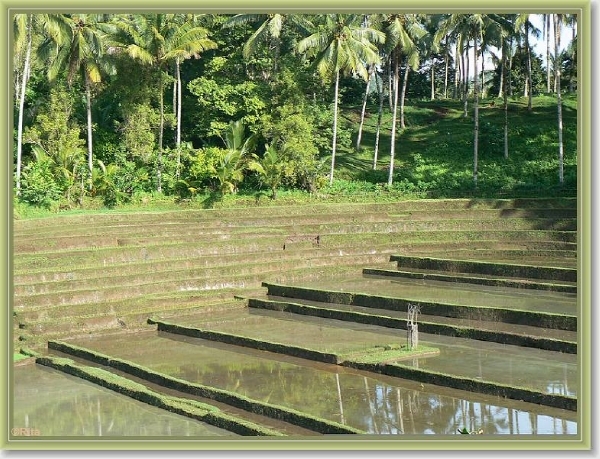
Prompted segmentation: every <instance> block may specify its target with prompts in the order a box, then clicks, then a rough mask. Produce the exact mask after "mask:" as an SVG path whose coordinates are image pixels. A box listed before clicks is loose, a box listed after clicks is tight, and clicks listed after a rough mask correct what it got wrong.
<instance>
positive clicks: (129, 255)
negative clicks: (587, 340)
mask: <svg viewBox="0 0 600 459" xmlns="http://www.w3.org/2000/svg"><path fill="white" fill-rule="evenodd" d="M576 207H577V206H576V201H575V200H574V199H530V200H447V201H414V202H410V201H405V202H398V203H385V204H382V203H373V204H339V205H305V206H296V207H293V206H292V207H270V208H260V207H257V208H252V209H247V208H245V209H231V210H223V209H221V210H182V211H179V212H173V211H170V212H148V213H134V214H127V213H117V212H115V213H105V214H94V215H72V216H57V217H54V218H48V219H38V220H25V221H15V223H14V259H13V293H14V304H13V316H14V317H13V319H14V320H13V322H14V324H13V342H14V346H15V348H17V349H18V348H20V347H22V348H26V349H29V350H31V351H33V353H38V355H39V357H38V363H39V364H42V365H46V366H53V367H54V368H58V369H60V370H62V371H63V372H64V371H66V372H70V373H71V374H75V375H77V376H80V377H81V378H84V379H88V380H91V381H93V382H96V384H101V385H105V386H106V387H111V388H113V390H114V391H117V392H119V390H120V389H119V387H125V386H127V385H128V384H129V385H133V386H131V387H135V390H134V389H132V391H133V393H135V394H138V395H137V397H138V400H141V399H143V400H149V399H152V400H160V402H156V403H159V404H161V403H162V404H163V405H164V407H167V406H171V407H173V406H182V405H181V403H182V402H181V401H180V400H194V402H193V403H192V402H190V403H192V405H193V406H192V405H190V406H192V408H190V407H189V406H187V405H185V403H184V405H185V408H180V412H181V413H182V416H184V417H186V418H185V419H189V418H190V417H192V418H193V417H194V416H195V418H194V421H193V422H198V423H204V424H202V426H204V427H202V428H201V429H200V430H199V431H202V432H208V433H207V435H215V436H219V435H221V433H222V432H227V431H229V432H232V435H240V434H241V435H296V436H297V435H299V436H314V435H322V434H325V435H328V434H336V433H352V434H365V433H367V434H394V435H401V434H407V433H412V434H432V433H436V434H443V435H449V434H455V433H456V432H457V430H458V429H461V428H465V427H466V428H469V429H472V430H483V433H484V434H489V435H491V434H534V435H535V434H552V435H554V434H569V435H574V434H577V431H578V421H577V412H578V410H577V396H578V393H579V387H580V383H581V381H580V376H579V375H580V368H579V360H578V353H577V352H578V330H579V329H578V325H577V321H578V315H579V307H580V304H579V302H578V282H577V281H578V270H577V267H578V264H577V242H578V232H577V230H578V224H577V212H576ZM408 305H415V306H418V307H419V308H420V309H419V310H420V315H419V330H420V344H422V345H423V346H426V347H427V348H431V349H435V352H432V353H424V354H421V355H416V356H414V355H413V356H412V357H411V356H409V357H408V358H401V355H400V354H399V353H398V352H399V351H398V349H399V348H400V347H401V346H403V345H404V344H405V343H406V336H407V332H406V328H407V324H406V311H407V307H408ZM59 357H60V358H59ZM61 358H62V359H63V360H61ZM65 358H68V359H67V360H64V359H65ZM37 366H38V367H39V366H40V365H37ZM23 368H27V366H25V367H16V368H15V369H14V371H15V372H17V373H18V372H23V374H25V372H27V371H31V370H24V369H23ZM59 374H60V373H59ZM21 378H22V381H28V382H26V383H25V382H24V383H22V384H23V385H24V386H27V385H33V386H35V383H34V382H33V381H32V380H31V378H30V379H27V378H26V377H25V376H21ZM112 378H114V381H113V379H112ZM136 384H137V385H136ZM23 390H25V389H23ZM122 393H123V391H122ZM161 394H162V395H161ZM167 394H168V395H167ZM130 396H131V393H130ZM115 397H124V395H121V394H115ZM134 398H135V397H134ZM19 400H20V399H19V398H18V397H16V398H15V404H21V403H23V402H21V401H19ZM40 403H41V402H40ZM147 403H149V402H147ZM156 403H154V404H156ZM186 403H187V402H186ZM194 403H195V404H194ZM30 409H38V410H39V406H37V407H32V408H30ZM68 409H69V410H72V409H76V408H68ZM155 409H158V408H155ZM168 409H170V408H168ZM19 413H20V414H19V416H22V412H21V411H19ZM194 413H195V414H194ZM115 416H116V417H117V418H119V420H121V418H122V417H123V416H124V415H123V414H119V413H116V414H115ZM523 416H524V417H526V418H527V419H528V421H527V422H525V421H524V420H523V419H521V418H522V417H523ZM14 422H15V423H16V422H17V420H16V419H15V421H14ZM173 422H174V423H177V422H179V421H173ZM211 424H212V425H211ZM174 425H175V424H174ZM199 425H200V424H199ZM202 429H204V430H202ZM211 429H214V430H211ZM190 432H193V430H190ZM149 435H154V434H149ZM156 435H158V436H163V435H165V434H163V433H159V434H156ZM191 435H202V434H191ZM167 436H168V435H167Z"/></svg>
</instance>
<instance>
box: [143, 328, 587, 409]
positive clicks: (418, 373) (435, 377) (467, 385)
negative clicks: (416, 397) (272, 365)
mask: <svg viewBox="0 0 600 459" xmlns="http://www.w3.org/2000/svg"><path fill="white" fill-rule="evenodd" d="M152 323H155V324H157V326H158V329H159V330H161V331H166V332H169V333H176V334H183V335H186V336H192V337H196V338H203V339H209V340H213V341H220V342H224V343H229V344H235V345H238V346H245V347H251V348H254V349H261V350H267V351H270V352H277V353H280V354H286V355H293V356H296V357H301V358H306V359H311V360H318V361H321V362H326V363H335V364H337V365H342V366H347V367H351V368H357V369H361V370H366V371H372V372H376V373H381V374H386V375H389V376H397V377H400V378H404V379H411V380H414V381H419V382H423V383H429V384H435V385H438V386H444V387H452V388H454V389H461V390H466V391H470V392H479V393H482V394H489V395H496V396H499V397H506V398H510V399H514V400H522V401H524V402H530V403H537V404H539V405H546V406H551V407H555V408H562V409H568V410H573V411H576V410H577V398H575V397H569V396H564V395H556V394H546V393H543V392H540V391H535V390H531V389H527V388H523V387H518V386H507V385H505V384H500V383H496V382H493V381H482V380H476V379H470V378H463V377H460V376H455V375H449V374H444V373H436V372H432V371H427V370H421V369H415V368H412V367H408V366H402V365H400V364H389V363H387V364H386V363H384V364H378V363H364V360H363V359H361V358H357V359H356V361H354V360H352V359H346V358H345V357H344V355H337V354H332V353H323V352H319V351H315V350H312V349H303V348H300V347H296V346H287V345H285V344H281V343H269V342H265V341H260V340H256V339H252V338H247V337H244V336H237V335H232V334H229V333H220V332H214V331H209V330H202V329H198V328H192V327H184V326H181V325H174V324H169V323H166V322H161V321H152ZM420 325H421V324H420V323H419V326H420ZM347 355H348V354H347ZM311 356H312V357H311ZM319 357H322V358H321V359H320V358H319Z"/></svg>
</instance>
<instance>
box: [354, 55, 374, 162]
mask: <svg viewBox="0 0 600 459" xmlns="http://www.w3.org/2000/svg"><path fill="white" fill-rule="evenodd" d="M374 71H375V66H371V68H370V69H369V75H368V78H367V88H366V89H365V97H364V98H363V104H362V111H361V113H360V126H359V127H358V136H357V137H356V150H357V151H359V150H360V141H361V138H362V131H363V126H364V124H365V112H366V110H367V99H368V98H369V86H370V84H371V78H372V77H373V72H374Z"/></svg>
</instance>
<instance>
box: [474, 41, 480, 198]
mask: <svg viewBox="0 0 600 459" xmlns="http://www.w3.org/2000/svg"><path fill="white" fill-rule="evenodd" d="M473 41H474V43H473V68H474V69H475V71H474V72H473V118H474V120H475V124H474V128H473V183H474V185H475V188H477V162H478V159H479V158H478V156H479V81H478V78H477V75H478V73H479V72H477V51H478V50H477V35H476V36H475V38H474V40H473Z"/></svg>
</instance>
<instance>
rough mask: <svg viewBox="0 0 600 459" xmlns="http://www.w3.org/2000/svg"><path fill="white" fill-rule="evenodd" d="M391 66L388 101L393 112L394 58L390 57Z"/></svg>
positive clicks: (389, 70)
mask: <svg viewBox="0 0 600 459" xmlns="http://www.w3.org/2000/svg"><path fill="white" fill-rule="evenodd" d="M389 64H390V65H389V66H388V100H389V103H390V111H392V110H393V109H394V101H393V97H394V96H393V94H394V78H393V76H392V75H393V71H392V66H393V63H392V56H390V58H389Z"/></svg>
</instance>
